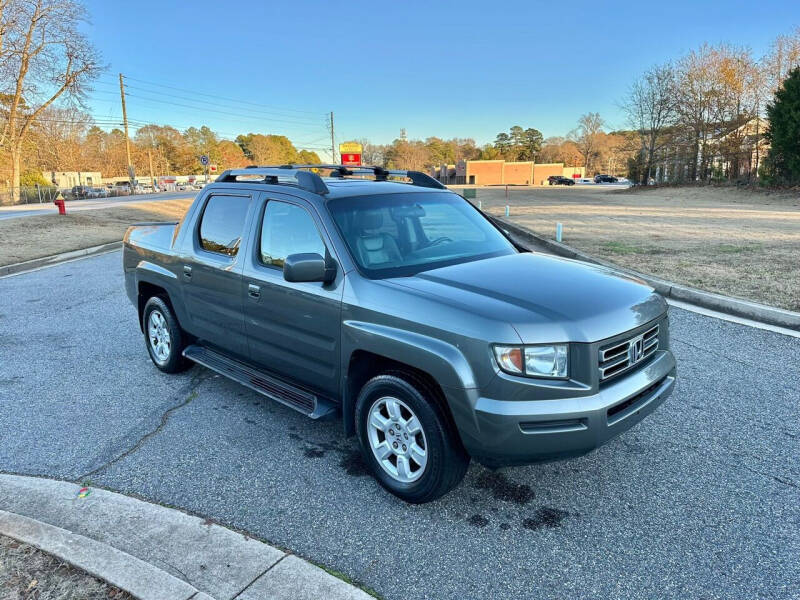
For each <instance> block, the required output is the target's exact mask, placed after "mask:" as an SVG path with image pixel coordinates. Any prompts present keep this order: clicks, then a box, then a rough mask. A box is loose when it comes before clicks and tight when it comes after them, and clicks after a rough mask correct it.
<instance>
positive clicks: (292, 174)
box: [216, 165, 447, 196]
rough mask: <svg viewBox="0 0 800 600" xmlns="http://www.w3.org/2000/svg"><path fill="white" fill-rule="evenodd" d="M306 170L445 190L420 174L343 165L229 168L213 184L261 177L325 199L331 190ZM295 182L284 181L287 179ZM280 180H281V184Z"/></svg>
mask: <svg viewBox="0 0 800 600" xmlns="http://www.w3.org/2000/svg"><path fill="white" fill-rule="evenodd" d="M308 169H330V170H331V176H332V177H341V178H344V177H347V176H351V175H372V176H373V177H375V181H388V180H389V177H406V178H407V179H410V180H411V185H413V186H416V187H425V188H434V189H439V190H444V189H447V187H446V186H445V185H444V184H442V183H441V182H439V181H438V180H436V179H434V178H433V177H431V176H430V175H427V174H426V173H423V172H422V171H403V170H394V169H391V170H390V169H384V168H383V167H348V166H345V165H278V166H263V167H262V166H258V165H248V166H246V167H244V168H243V169H228V170H227V171H223V172H222V173H221V174H220V175H219V177H217V179H216V181H217V182H220V183H230V182H234V181H239V179H238V178H239V177H252V176H254V175H261V176H262V177H263V179H262V180H261V181H262V182H263V183H268V184H273V185H277V184H287V183H289V184H290V185H296V186H297V187H299V188H301V189H304V190H306V191H309V192H313V193H315V194H320V195H322V196H324V195H325V194H327V193H328V192H330V190H329V189H328V186H327V185H325V182H324V181H323V180H322V177H320V176H319V175H318V174H317V173H315V172H314V171H310V170H308ZM287 178H289V179H292V178H293V179H294V181H293V182H287V181H286V179H287ZM281 179H283V181H281Z"/></svg>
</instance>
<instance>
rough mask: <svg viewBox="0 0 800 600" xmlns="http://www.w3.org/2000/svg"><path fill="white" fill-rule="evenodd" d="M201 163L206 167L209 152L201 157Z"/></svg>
mask: <svg viewBox="0 0 800 600" xmlns="http://www.w3.org/2000/svg"><path fill="white" fill-rule="evenodd" d="M200 164H201V165H203V166H204V167H205V166H206V165H207V164H208V155H207V154H203V156H201V157H200Z"/></svg>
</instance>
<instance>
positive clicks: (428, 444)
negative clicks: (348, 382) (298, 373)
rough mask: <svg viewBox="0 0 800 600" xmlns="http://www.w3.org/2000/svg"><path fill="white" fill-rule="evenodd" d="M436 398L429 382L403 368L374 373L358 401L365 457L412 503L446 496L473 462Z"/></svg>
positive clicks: (382, 481) (358, 424)
mask: <svg viewBox="0 0 800 600" xmlns="http://www.w3.org/2000/svg"><path fill="white" fill-rule="evenodd" d="M437 400H438V398H437V394H436V392H435V391H434V390H433V389H431V388H430V386H429V385H427V384H426V383H425V382H424V381H423V380H421V379H419V378H418V377H415V376H414V375H413V374H411V373H404V372H402V373H401V372H391V373H386V374H383V375H378V376H377V377H373V378H372V379H370V380H369V381H368V382H367V383H366V384H365V385H364V387H363V388H361V392H360V393H359V395H358V399H357V400H356V407H355V418H356V431H357V433H358V441H359V444H360V445H361V452H362V454H363V457H364V460H365V461H366V463H367V464H368V465H369V466H370V470H371V471H372V474H373V475H374V476H375V479H377V480H378V482H379V483H380V484H381V485H382V486H383V487H384V488H386V489H387V490H388V491H389V492H391V493H392V494H394V495H395V496H397V497H399V498H401V499H403V500H405V501H406V502H410V503H412V504H421V503H424V502H430V501H432V500H436V499H437V498H439V497H441V496H443V495H444V494H446V493H447V492H449V491H450V490H452V489H453V488H454V487H455V486H456V485H458V483H459V482H460V481H461V480H462V479H463V478H464V474H465V473H466V472H467V467H468V466H469V455H468V454H467V453H466V451H465V450H464V448H463V446H462V445H461V440H460V439H459V437H458V433H457V432H456V431H455V427H454V426H453V425H452V424H451V423H450V422H449V420H448V419H447V417H446V415H445V413H444V411H443V408H442V407H441V405H440V403H439V402H438V401H437ZM390 403H391V405H390ZM376 413H377V414H376ZM379 417H380V418H379ZM414 417H415V418H416V420H415V419H414ZM378 423H380V425H381V426H380V427H379V426H378ZM404 442H406V444H405V445H404V444H403V443H404ZM373 448H375V449H373ZM394 448H396V449H394ZM420 449H421V450H423V451H424V458H421V456H422V453H421V452H420ZM379 456H381V457H382V459H379Z"/></svg>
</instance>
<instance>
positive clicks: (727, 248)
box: [717, 244, 764, 254]
mask: <svg viewBox="0 0 800 600" xmlns="http://www.w3.org/2000/svg"><path fill="white" fill-rule="evenodd" d="M763 247H764V245H763V244H743V245H740V246H735V245H733V244H720V245H719V246H717V250H718V251H719V252H722V253H723V254H741V253H742V252H757V251H759V250H761V249H762V248H763Z"/></svg>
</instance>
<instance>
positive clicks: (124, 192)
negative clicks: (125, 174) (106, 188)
mask: <svg viewBox="0 0 800 600" xmlns="http://www.w3.org/2000/svg"><path fill="white" fill-rule="evenodd" d="M112 194H113V195H114V196H129V195H130V194H131V184H130V182H129V181H117V182H116V183H114V188H113V190H112Z"/></svg>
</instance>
